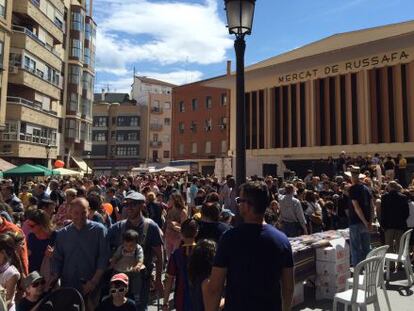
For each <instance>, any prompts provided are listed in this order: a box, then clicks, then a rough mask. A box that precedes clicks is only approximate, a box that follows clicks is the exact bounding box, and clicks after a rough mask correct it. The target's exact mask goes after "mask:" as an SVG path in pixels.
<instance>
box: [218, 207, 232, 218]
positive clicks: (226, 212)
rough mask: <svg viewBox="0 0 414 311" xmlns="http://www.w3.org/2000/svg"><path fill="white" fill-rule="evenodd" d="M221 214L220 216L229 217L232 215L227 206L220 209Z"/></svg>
mask: <svg viewBox="0 0 414 311" xmlns="http://www.w3.org/2000/svg"><path fill="white" fill-rule="evenodd" d="M221 216H222V217H230V216H231V217H234V213H233V212H232V211H231V210H229V209H227V208H223V210H222V211H221Z"/></svg>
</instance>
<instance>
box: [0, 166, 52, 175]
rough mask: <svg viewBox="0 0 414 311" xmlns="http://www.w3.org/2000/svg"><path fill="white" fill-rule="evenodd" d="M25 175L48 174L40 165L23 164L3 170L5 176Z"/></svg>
mask: <svg viewBox="0 0 414 311" xmlns="http://www.w3.org/2000/svg"><path fill="white" fill-rule="evenodd" d="M25 176H48V174H47V172H46V171H45V170H43V169H41V168H40V167H37V166H33V165H30V164H23V165H20V166H18V167H15V168H12V169H10V170H7V171H5V172H3V177H6V178H7V177H25Z"/></svg>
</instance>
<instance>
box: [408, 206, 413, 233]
mask: <svg viewBox="0 0 414 311" xmlns="http://www.w3.org/2000/svg"><path fill="white" fill-rule="evenodd" d="M408 208H409V209H410V214H409V216H408V218H407V227H408V228H414V202H413V201H410V203H408Z"/></svg>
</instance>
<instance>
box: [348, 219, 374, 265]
mask: <svg viewBox="0 0 414 311" xmlns="http://www.w3.org/2000/svg"><path fill="white" fill-rule="evenodd" d="M349 237H350V242H351V259H352V266H353V267H355V266H356V265H357V264H358V263H360V262H361V261H363V260H364V259H365V258H366V257H367V255H368V253H369V251H370V249H371V237H370V234H369V231H368V229H367V227H365V225H364V224H362V223H359V224H354V225H349Z"/></svg>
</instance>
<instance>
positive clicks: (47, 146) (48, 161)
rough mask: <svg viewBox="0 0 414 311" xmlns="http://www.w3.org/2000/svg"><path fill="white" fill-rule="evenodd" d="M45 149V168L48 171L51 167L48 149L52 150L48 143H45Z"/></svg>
mask: <svg viewBox="0 0 414 311" xmlns="http://www.w3.org/2000/svg"><path fill="white" fill-rule="evenodd" d="M45 149H46V159H47V168H48V169H50V167H51V165H50V149H52V146H51V145H50V143H47V145H46V146H45Z"/></svg>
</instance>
